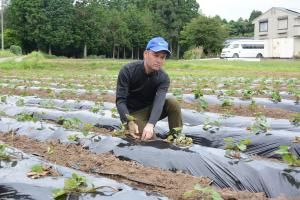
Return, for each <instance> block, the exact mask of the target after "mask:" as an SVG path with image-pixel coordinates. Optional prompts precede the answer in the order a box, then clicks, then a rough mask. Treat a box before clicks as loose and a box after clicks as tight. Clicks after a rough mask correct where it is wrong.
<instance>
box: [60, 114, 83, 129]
mask: <svg viewBox="0 0 300 200" xmlns="http://www.w3.org/2000/svg"><path fill="white" fill-rule="evenodd" d="M58 123H59V124H62V125H63V127H64V128H66V129H80V126H81V125H82V121H81V120H80V119H78V118H67V119H66V118H64V117H59V118H58Z"/></svg>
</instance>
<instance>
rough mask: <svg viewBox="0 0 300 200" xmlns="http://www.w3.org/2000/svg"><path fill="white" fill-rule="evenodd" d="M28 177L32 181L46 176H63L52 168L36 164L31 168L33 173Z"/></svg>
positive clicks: (28, 174)
mask: <svg viewBox="0 0 300 200" xmlns="http://www.w3.org/2000/svg"><path fill="white" fill-rule="evenodd" d="M27 176H28V177H29V178H32V179H38V178H41V177H45V176H61V175H60V174H59V173H58V172H57V171H56V170H54V169H52V167H48V166H43V165H41V164H35V165H33V166H32V167H31V171H30V172H28V173H27Z"/></svg>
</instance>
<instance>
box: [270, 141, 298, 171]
mask: <svg viewBox="0 0 300 200" xmlns="http://www.w3.org/2000/svg"><path fill="white" fill-rule="evenodd" d="M289 149H290V147H289V146H280V147H279V150H277V151H274V153H275V154H279V155H281V156H282V159H283V160H284V161H285V162H286V163H288V164H289V165H290V166H293V167H300V160H299V159H298V158H297V156H296V155H294V154H292V153H291V152H290V151H289Z"/></svg>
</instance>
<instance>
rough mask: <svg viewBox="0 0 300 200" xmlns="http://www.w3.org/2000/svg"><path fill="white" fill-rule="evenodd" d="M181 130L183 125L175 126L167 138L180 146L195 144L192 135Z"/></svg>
mask: <svg viewBox="0 0 300 200" xmlns="http://www.w3.org/2000/svg"><path fill="white" fill-rule="evenodd" d="M181 131H182V128H181V127H177V128H173V129H172V130H171V132H170V133H169V134H168V136H167V139H166V140H167V141H168V142H171V143H173V144H174V145H176V146H179V147H189V146H191V145H192V144H193V139H192V138H191V137H187V136H185V135H184V134H183V133H181Z"/></svg>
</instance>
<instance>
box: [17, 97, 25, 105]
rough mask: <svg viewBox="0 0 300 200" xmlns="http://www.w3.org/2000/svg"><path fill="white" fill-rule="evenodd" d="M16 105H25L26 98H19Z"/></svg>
mask: <svg viewBox="0 0 300 200" xmlns="http://www.w3.org/2000/svg"><path fill="white" fill-rule="evenodd" d="M16 105H17V106H24V105H25V102H24V99H18V101H17V102H16Z"/></svg>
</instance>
